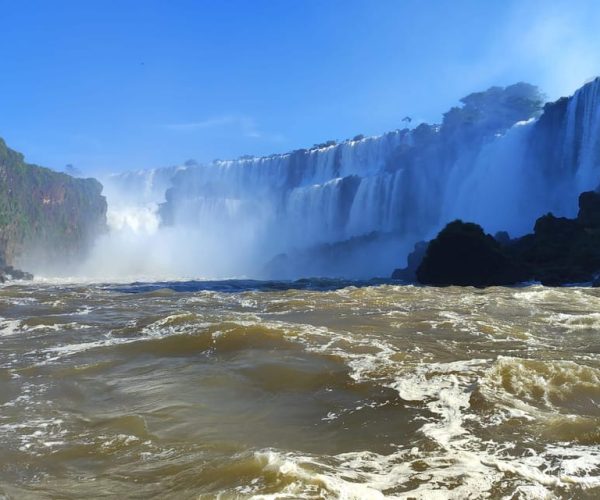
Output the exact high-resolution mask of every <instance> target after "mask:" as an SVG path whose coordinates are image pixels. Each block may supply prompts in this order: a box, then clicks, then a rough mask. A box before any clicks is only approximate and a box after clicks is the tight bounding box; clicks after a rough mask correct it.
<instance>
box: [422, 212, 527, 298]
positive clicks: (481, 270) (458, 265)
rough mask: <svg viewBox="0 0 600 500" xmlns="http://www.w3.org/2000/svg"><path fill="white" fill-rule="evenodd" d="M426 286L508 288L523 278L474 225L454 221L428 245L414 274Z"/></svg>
mask: <svg viewBox="0 0 600 500" xmlns="http://www.w3.org/2000/svg"><path fill="white" fill-rule="evenodd" d="M416 276H417V279H418V281H419V282H420V283H423V284H429V285H462V286H468V285H472V286H478V287H482V286H489V285H512V284H514V283H518V282H519V281H522V280H523V279H524V278H525V277H526V273H525V272H524V271H523V269H522V268H521V266H520V265H519V263H517V262H515V261H514V260H513V258H512V257H511V255H510V253H509V252H507V251H506V249H505V248H503V247H502V246H501V245H500V243H498V241H496V240H495V239H494V238H493V237H492V236H490V235H489V234H485V233H484V231H483V229H482V228H481V227H480V226H478V225H477V224H473V223H469V222H463V221H460V220H456V221H454V222H451V223H450V224H448V225H447V226H446V227H445V228H444V229H443V230H442V231H441V232H440V233H439V234H438V236H437V237H436V238H435V239H434V240H432V241H431V242H430V243H429V246H428V247H427V251H426V252H425V255H424V257H423V261H422V262H421V264H420V265H419V267H418V268H417V271H416Z"/></svg>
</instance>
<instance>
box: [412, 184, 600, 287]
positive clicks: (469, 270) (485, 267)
mask: <svg viewBox="0 0 600 500" xmlns="http://www.w3.org/2000/svg"><path fill="white" fill-rule="evenodd" d="M599 272H600V194H599V193H596V192H592V191H590V192H585V193H582V194H581V195H580V197H579V215H578V217H577V219H567V218H564V217H555V216H554V215H552V214H546V215H544V216H542V217H540V218H539V219H538V220H537V221H536V223H535V228H534V232H533V234H529V235H526V236H524V237H522V238H519V239H516V240H510V239H509V237H508V235H507V234H497V235H496V237H495V238H493V237H492V236H490V235H487V234H485V233H484V231H483V229H482V228H481V227H480V226H478V225H476V224H472V223H465V222H462V221H454V222H451V223H450V224H448V225H447V226H446V227H445V228H444V229H443V230H442V231H441V232H440V233H439V234H438V236H437V237H436V238H435V239H434V240H432V241H431V242H430V243H429V247H428V248H427V252H426V253H425V256H424V257H423V261H422V262H421V264H420V265H419V267H418V269H417V272H416V276H417V279H418V281H419V282H421V283H423V284H431V285H462V286H467V285H472V286H489V285H511V284H516V283H519V282H523V281H529V280H535V281H540V282H541V283H542V284H544V285H550V286H557V285H564V284H568V283H582V282H595V283H596V282H598V279H597V278H598V273H599Z"/></svg>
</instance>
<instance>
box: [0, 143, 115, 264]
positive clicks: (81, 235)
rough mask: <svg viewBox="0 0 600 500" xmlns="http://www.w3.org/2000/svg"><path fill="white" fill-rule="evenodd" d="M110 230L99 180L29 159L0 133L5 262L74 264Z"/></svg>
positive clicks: (1, 252) (0, 244) (0, 226)
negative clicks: (101, 234) (4, 139)
mask: <svg viewBox="0 0 600 500" xmlns="http://www.w3.org/2000/svg"><path fill="white" fill-rule="evenodd" d="M105 230H106V200H105V198H104V196H102V185H101V184H100V183H99V182H98V181H97V180H95V179H76V178H74V177H71V176H69V175H67V174H64V173H59V172H54V171H52V170H49V169H47V168H43V167H39V166H37V165H31V164H28V163H26V162H25V160H24V158H23V155H22V154H20V153H18V152H16V151H14V150H12V149H10V148H8V147H7V146H6V143H5V142H4V141H3V140H2V139H0V266H11V265H18V266H23V267H27V268H30V267H31V266H34V267H36V268H40V267H46V266H52V267H53V268H56V267H61V266H65V265H68V264H69V263H72V262H73V261H75V260H76V259H78V258H79V257H81V256H82V255H83V254H85V252H86V251H87V249H88V248H89V246H90V244H91V243H92V241H93V239H94V237H95V236H97V235H98V234H100V233H101V232H103V231H105Z"/></svg>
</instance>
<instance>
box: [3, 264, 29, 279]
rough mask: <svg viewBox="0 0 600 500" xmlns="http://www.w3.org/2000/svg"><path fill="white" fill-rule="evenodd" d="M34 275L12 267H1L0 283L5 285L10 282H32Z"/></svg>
mask: <svg viewBox="0 0 600 500" xmlns="http://www.w3.org/2000/svg"><path fill="white" fill-rule="evenodd" d="M32 279H33V274H31V273H27V272H25V271H21V270H20V269H15V268H14V267H12V266H3V267H0V283H5V282H6V281H9V280H32Z"/></svg>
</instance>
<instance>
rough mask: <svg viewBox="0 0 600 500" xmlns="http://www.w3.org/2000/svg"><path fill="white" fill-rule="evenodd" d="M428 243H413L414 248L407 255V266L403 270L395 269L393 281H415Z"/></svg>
mask: <svg viewBox="0 0 600 500" xmlns="http://www.w3.org/2000/svg"><path fill="white" fill-rule="evenodd" d="M428 245H429V243H427V242H426V241H419V242H417V243H415V248H414V249H413V251H412V252H411V253H409V254H408V258H407V266H406V267H405V268H403V269H400V268H398V269H395V270H394V272H393V273H392V279H393V280H403V281H409V282H413V281H416V280H417V269H418V267H419V266H420V265H421V262H422V261H423V258H424V257H425V253H426V252H427V246H428Z"/></svg>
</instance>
